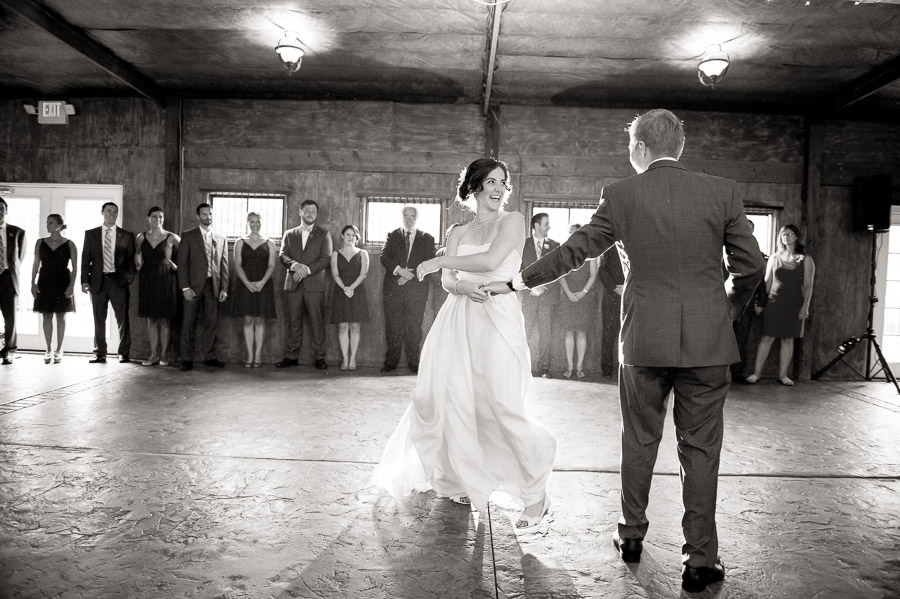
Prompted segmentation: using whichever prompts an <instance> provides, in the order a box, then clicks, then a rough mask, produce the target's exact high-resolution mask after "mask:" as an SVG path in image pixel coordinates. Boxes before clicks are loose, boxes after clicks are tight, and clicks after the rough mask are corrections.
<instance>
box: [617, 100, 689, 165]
mask: <svg viewBox="0 0 900 599" xmlns="http://www.w3.org/2000/svg"><path fill="white" fill-rule="evenodd" d="M628 136H629V137H630V138H631V141H632V142H638V141H642V142H644V145H645V146H647V149H649V150H650V151H651V152H652V153H653V156H654V157H662V156H671V157H672V158H675V159H676V160H677V159H678V158H680V157H681V152H682V151H683V150H684V127H683V126H682V124H681V121H680V120H679V119H678V117H677V116H675V115H674V114H672V113H671V112H669V111H668V110H665V109H663V108H657V109H654V110H650V111H648V112H645V113H644V114H642V115H640V116H638V117H637V118H635V119H634V120H633V121H631V125H630V126H629V127H628Z"/></svg>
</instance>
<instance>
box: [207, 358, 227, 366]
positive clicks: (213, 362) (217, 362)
mask: <svg viewBox="0 0 900 599" xmlns="http://www.w3.org/2000/svg"><path fill="white" fill-rule="evenodd" d="M203 365H204V366H215V367H216V368H222V367H223V366H225V362H222V361H221V360H217V359H215V358H213V359H212V360H203Z"/></svg>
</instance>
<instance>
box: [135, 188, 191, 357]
mask: <svg viewBox="0 0 900 599" xmlns="http://www.w3.org/2000/svg"><path fill="white" fill-rule="evenodd" d="M165 219H166V217H165V213H164V212H163V209H162V208H160V207H159V206H154V207H152V208H151V209H150V210H149V211H148V212H147V222H148V223H149V224H150V230H149V231H146V232H145V233H139V234H138V236H137V239H136V240H135V245H136V246H137V251H136V252H135V254H134V262H135V265H136V266H137V268H138V270H139V271H140V275H139V277H138V278H139V280H140V293H139V294H138V316H139V317H141V318H146V319H147V332H148V334H149V335H148V336H149V337H150V357H149V358H147V359H146V360H144V362H143V365H144V366H154V365H156V364H159V365H160V366H168V364H169V358H168V356H169V331H170V321H171V320H172V319H173V318H176V317H177V316H178V302H179V297H180V295H181V294H180V293H179V292H178V277H177V274H176V271H177V270H178V266H177V265H176V264H175V258H174V254H175V252H176V251H177V249H178V244H179V243H181V238H180V237H178V235H175V234H174V233H172V232H170V231H166V230H165V229H164V228H163V224H164V223H165Z"/></svg>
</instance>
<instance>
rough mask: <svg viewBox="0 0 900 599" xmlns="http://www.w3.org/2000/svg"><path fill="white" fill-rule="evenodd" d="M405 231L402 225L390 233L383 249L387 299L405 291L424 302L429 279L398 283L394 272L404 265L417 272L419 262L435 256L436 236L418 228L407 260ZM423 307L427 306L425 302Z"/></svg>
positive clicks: (385, 294)
mask: <svg viewBox="0 0 900 599" xmlns="http://www.w3.org/2000/svg"><path fill="white" fill-rule="evenodd" d="M404 232H405V229H403V228H402V227H401V228H399V229H394V230H393V231H391V232H390V233H388V237H387V241H385V243H384V247H383V248H382V249H381V264H382V266H384V287H383V293H384V296H385V298H386V299H388V298H390V297H392V296H396V295H399V294H401V293H403V294H408V295H411V296H415V297H416V298H418V299H420V300H421V301H423V302H424V301H425V300H426V299H428V281H419V279H418V277H413V278H412V279H410V280H409V281H407V282H406V283H405V284H403V285H398V284H397V278H398V277H397V275H395V274H394V269H395V268H396V267H397V266H403V267H406V268H408V269H410V270H411V271H413V273H415V272H416V267H418V266H419V264H421V263H422V262H425V261H426V260H431V259H432V258H434V255H435V249H434V237H432V236H431V235H430V234H428V233H425V232H423V231H421V230H419V229H417V230H416V236H415V237H414V238H413V243H412V250H411V251H410V252H409V260H407V259H406V245H405V244H404V241H403V233H404ZM422 308H423V309H424V308H425V306H424V304H423V306H422ZM414 317H418V318H419V319H420V320H421V317H420V316H418V315H414Z"/></svg>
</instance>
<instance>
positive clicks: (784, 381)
mask: <svg viewBox="0 0 900 599" xmlns="http://www.w3.org/2000/svg"><path fill="white" fill-rule="evenodd" d="M778 382H779V383H781V384H782V385H784V386H785V387H793V386H794V381H792V380H791V379H789V378H788V377H786V376H783V377H781V378H780V379H778Z"/></svg>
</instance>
